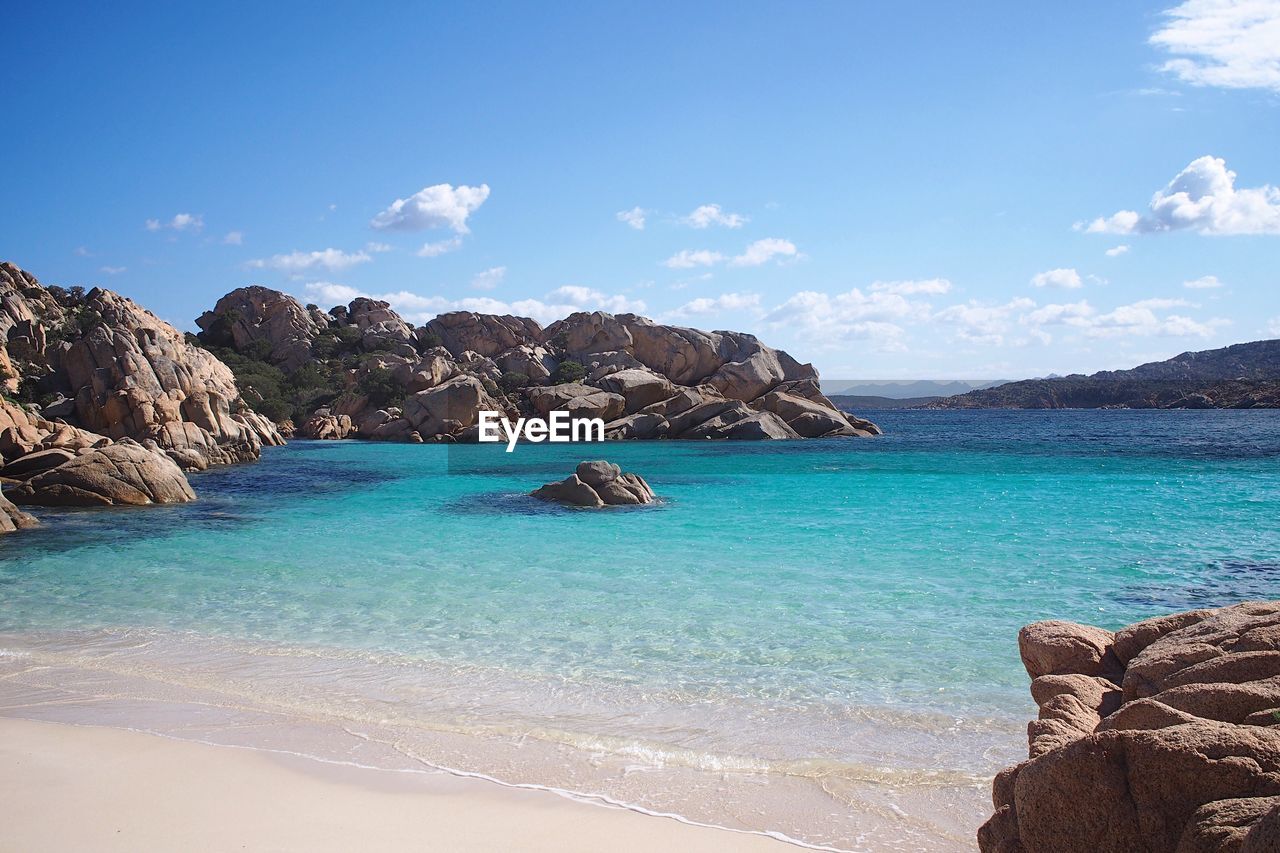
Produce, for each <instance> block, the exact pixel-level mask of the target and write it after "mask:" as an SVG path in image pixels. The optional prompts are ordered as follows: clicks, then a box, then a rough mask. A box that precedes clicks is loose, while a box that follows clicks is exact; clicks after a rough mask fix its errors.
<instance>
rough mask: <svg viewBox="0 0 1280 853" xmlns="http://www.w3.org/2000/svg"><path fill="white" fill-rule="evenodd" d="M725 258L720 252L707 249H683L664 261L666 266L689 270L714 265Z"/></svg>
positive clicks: (663, 263)
mask: <svg viewBox="0 0 1280 853" xmlns="http://www.w3.org/2000/svg"><path fill="white" fill-rule="evenodd" d="M724 259H725V256H724V255H722V254H720V253H719V252H712V251H709V250H707V249H682V250H681V251H679V252H676V253H675V254H674V255H672V256H671V257H669V258H667V259H666V260H665V261H663V262H662V265H663V266H664V267H668V268H670V269H673V270H687V269H693V268H694V267H713V266H715V265H716V264H718V263H720V262H721V261H723V260H724Z"/></svg>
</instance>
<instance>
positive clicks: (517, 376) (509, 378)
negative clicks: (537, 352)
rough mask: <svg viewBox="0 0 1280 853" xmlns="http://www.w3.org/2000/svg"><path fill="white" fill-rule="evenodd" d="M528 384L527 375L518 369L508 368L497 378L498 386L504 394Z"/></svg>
mask: <svg viewBox="0 0 1280 853" xmlns="http://www.w3.org/2000/svg"><path fill="white" fill-rule="evenodd" d="M528 384H529V377H528V376H526V375H524V374H523V373H521V372H519V371H518V370H508V371H507V372H506V373H504V374H502V376H501V378H499V379H498V387H499V388H501V389H502V392H503V393H504V394H510V393H511V392H512V391H518V390H520V389H521V388H524V387H525V386H527V385H528Z"/></svg>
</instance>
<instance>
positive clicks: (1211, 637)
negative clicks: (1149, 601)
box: [978, 601, 1280, 853]
mask: <svg viewBox="0 0 1280 853" xmlns="http://www.w3.org/2000/svg"><path fill="white" fill-rule="evenodd" d="M1018 639H1019V646H1020V650H1021V652H1022V659H1023V662H1024V664H1025V665H1026V668H1027V672H1028V674H1029V675H1031V677H1032V679H1033V681H1032V682H1031V695H1032V698H1033V699H1035V701H1036V704H1037V705H1039V707H1040V715H1039V719H1037V720H1033V721H1032V722H1031V724H1030V725H1029V726H1028V727H1027V737H1028V741H1029V746H1030V749H1029V754H1030V756H1031V757H1030V759H1029V760H1028V761H1024V762H1023V763H1021V764H1018V765H1016V766H1014V767H1009V768H1006V769H1005V770H1003V771H1001V772H1000V773H999V774H998V775H997V776H996V778H995V782H994V784H993V785H992V795H993V796H992V799H993V801H994V805H995V814H994V815H992V817H991V819H990V820H988V821H987V822H986V823H985V824H984V825H983V826H982V828H981V829H980V830H979V831H978V846H979V848H980V849H981V850H982V851H984V853H1050V851H1052V853H1086V851H1088V853H1096V851H1114V852H1115V853H1121V851H1150V853H1157V852H1158V851H1169V853H1200V851H1204V853H1208V851H1238V853H1250V851H1262V850H1280V842H1278V840H1277V839H1280V601H1272V602H1246V603H1244V604H1237V605H1233V606H1231V607H1223V608H1221V609H1218V610H1197V611H1192V612H1190V613H1180V614H1176V615H1173V616H1161V617H1158V618H1155V619H1148V620H1146V621H1144V622H1139V623H1137V624H1135V625H1130V626H1129V627H1127V628H1122V629H1121V630H1119V631H1117V632H1116V633H1115V634H1112V633H1111V632H1109V631H1104V630H1102V629H1100V628H1092V627H1090V626H1087V625H1077V624H1074V623H1071V622H1037V623H1035V624H1034V625H1028V626H1027V627H1026V628H1023V629H1022V631H1021V632H1020V634H1019V638H1018Z"/></svg>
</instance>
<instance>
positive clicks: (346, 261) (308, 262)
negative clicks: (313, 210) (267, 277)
mask: <svg viewBox="0 0 1280 853" xmlns="http://www.w3.org/2000/svg"><path fill="white" fill-rule="evenodd" d="M372 260H373V258H372V257H371V256H370V255H369V254H368V253H367V252H364V251H360V252H344V251H342V250H341V249H322V250H320V251H316V252H290V253H289V254H287V255H272V256H271V257H269V258H258V259H256V260H252V261H249V263H248V266H250V267H253V268H255V269H273V270H279V271H280V272H283V273H287V274H289V275H300V274H301V273H303V272H306V271H308V270H313V269H317V268H319V269H326V270H330V271H341V270H345V269H349V268H351V267H353V266H356V265H357V264H363V263H368V262H369V261H372Z"/></svg>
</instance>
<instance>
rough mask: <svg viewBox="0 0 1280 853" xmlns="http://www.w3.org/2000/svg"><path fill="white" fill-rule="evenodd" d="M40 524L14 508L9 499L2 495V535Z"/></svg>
mask: <svg viewBox="0 0 1280 853" xmlns="http://www.w3.org/2000/svg"><path fill="white" fill-rule="evenodd" d="M38 523H39V522H37V521H36V520H35V519H34V518H32V517H31V516H29V515H27V514H26V513H25V512H23V511H22V510H20V509H18V508H17V507H16V506H14V505H13V504H12V503H11V502H10V501H9V499H8V498H6V497H5V496H4V495H0V535H3V534H5V533H13V532H14V531H17V530H24V529H26V528H28V527H35V526H36V525H37V524H38Z"/></svg>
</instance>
